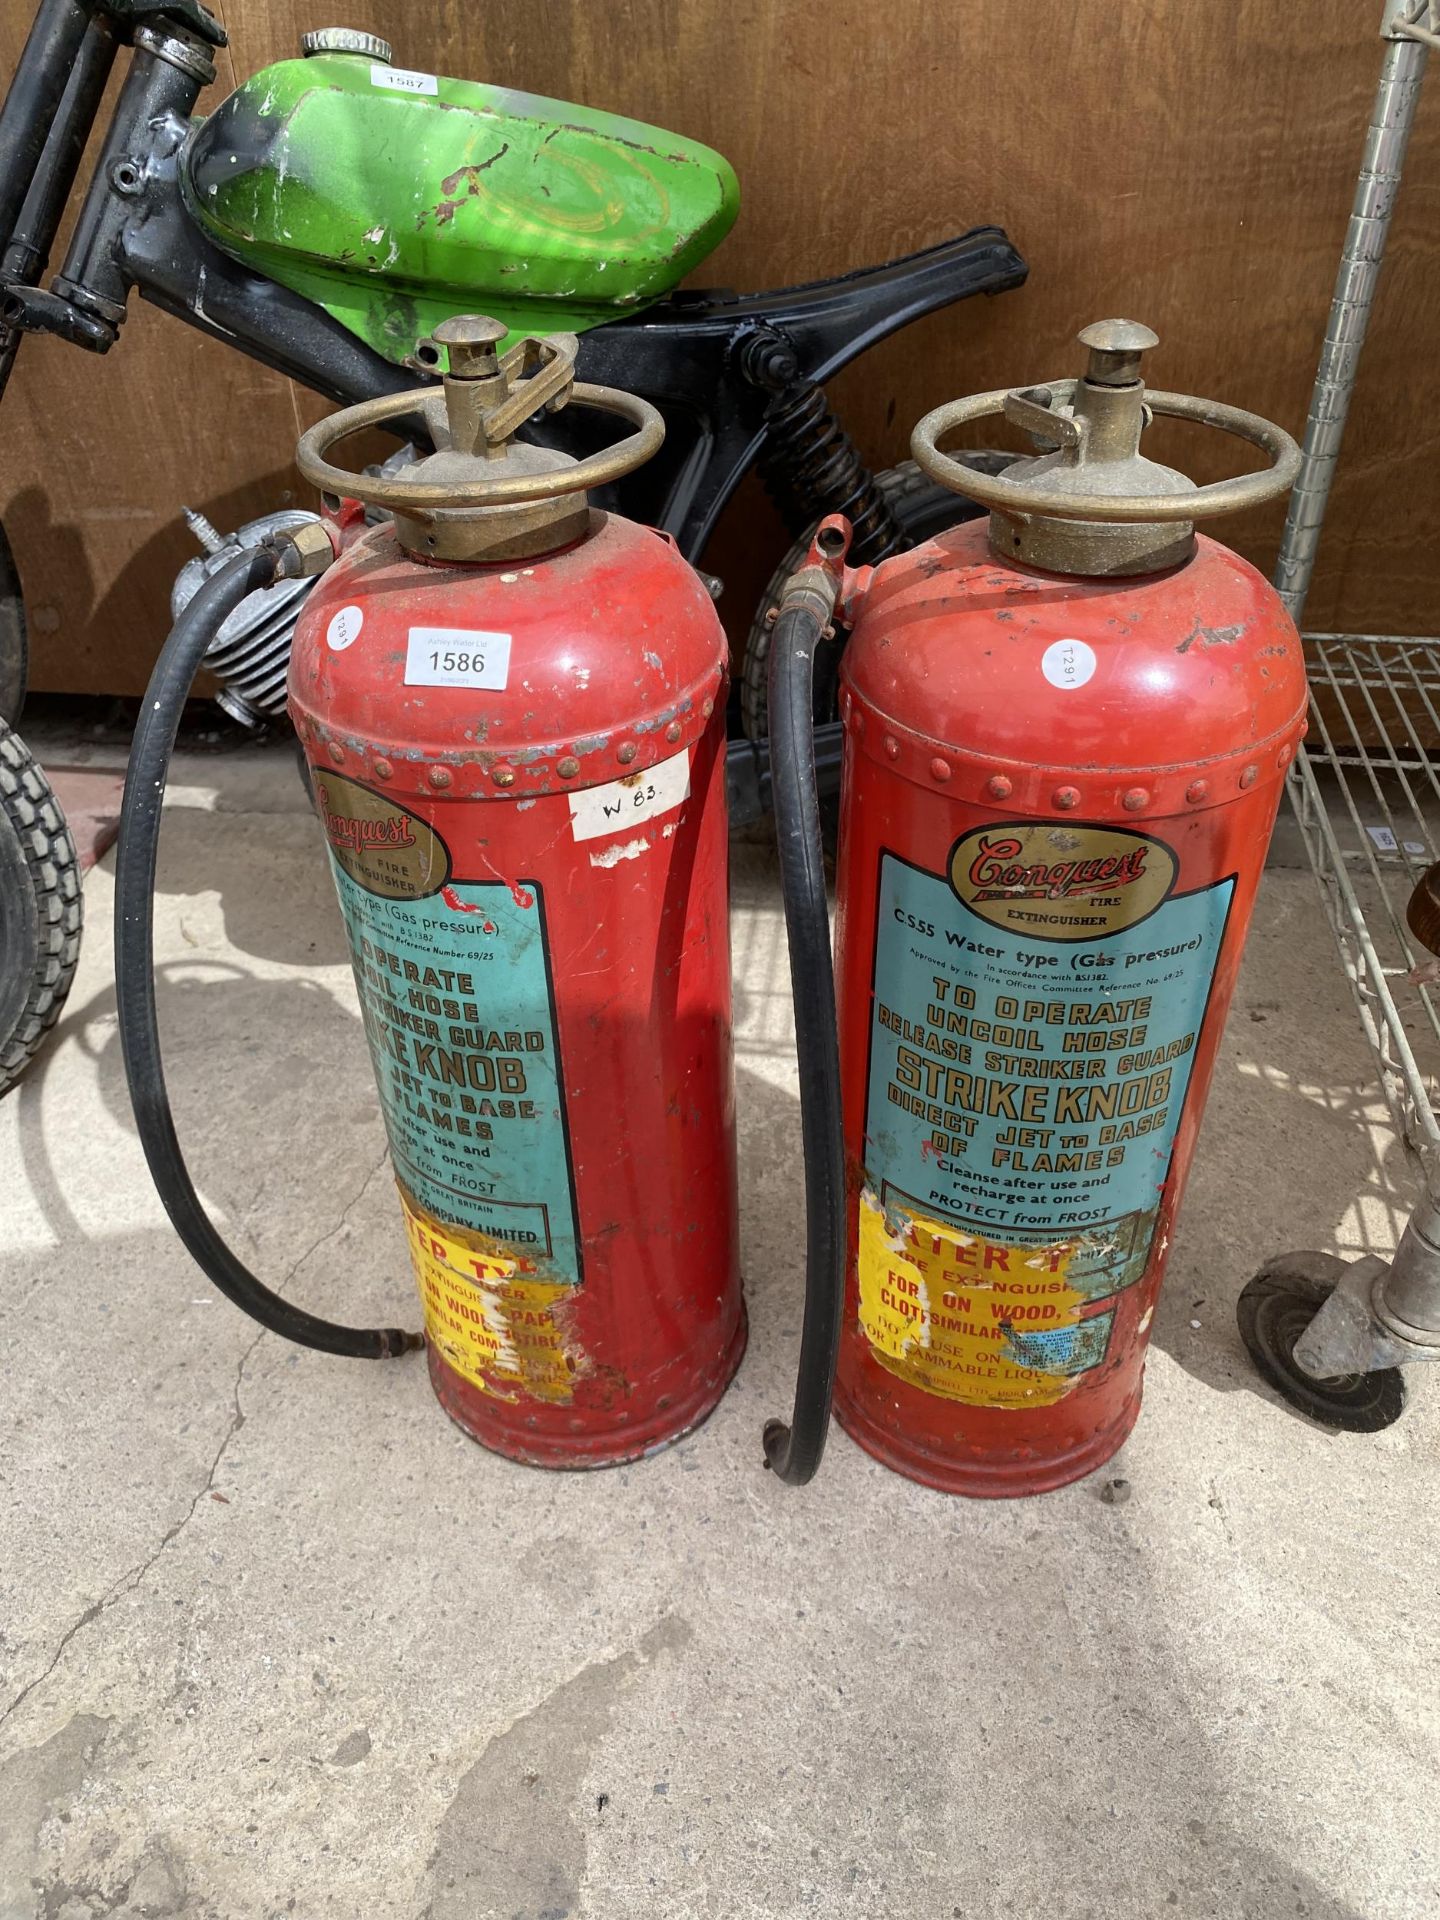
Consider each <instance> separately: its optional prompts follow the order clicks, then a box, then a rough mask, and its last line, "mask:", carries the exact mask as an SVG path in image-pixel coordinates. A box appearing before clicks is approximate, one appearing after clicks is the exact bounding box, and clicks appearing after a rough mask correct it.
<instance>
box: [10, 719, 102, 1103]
mask: <svg viewBox="0 0 1440 1920" xmlns="http://www.w3.org/2000/svg"><path fill="white" fill-rule="evenodd" d="M82 914H83V908H82V904H81V898H80V863H79V861H78V860H77V859H76V857H75V843H74V841H73V840H72V839H71V838H70V829H69V828H68V827H67V826H66V824H65V816H64V814H63V813H62V812H61V811H60V803H59V801H58V800H57V799H56V798H55V795H54V794H53V793H52V792H51V789H50V782H49V781H48V780H47V779H46V778H45V775H44V773H43V772H42V770H41V769H40V768H39V767H38V766H37V765H36V763H35V761H34V760H33V759H32V758H31V755H30V751H29V749H28V748H27V747H26V745H25V743H24V741H23V740H21V738H20V736H19V735H18V734H17V733H16V732H15V731H14V730H13V729H12V728H11V727H9V726H7V725H6V724H5V722H4V721H3V720H0V1093H5V1092H7V1091H8V1090H9V1088H10V1087H12V1086H13V1085H14V1084H15V1082H16V1080H18V1079H19V1077H20V1075H21V1074H22V1073H23V1072H24V1070H25V1068H26V1067H27V1066H28V1065H29V1063H30V1061H31V1060H32V1059H33V1057H34V1055H35V1053H36V1051H37V1050H38V1048H39V1046H40V1043H41V1041H42V1040H43V1039H44V1038H45V1035H46V1034H47V1033H48V1032H49V1030H50V1028H51V1027H53V1026H54V1024H55V1022H56V1020H57V1019H58V1018H59V1016H60V1009H61V1007H62V1006H63V1005H64V1003H65V996H66V994H67V993H68V992H69V991H70V982H71V980H72V979H73V978H74V976H75V963H76V961H77V960H78V959H79V957H80V927H81V920H82Z"/></svg>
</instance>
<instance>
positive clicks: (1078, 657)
mask: <svg viewBox="0 0 1440 1920" xmlns="http://www.w3.org/2000/svg"><path fill="white" fill-rule="evenodd" d="M1040 671H1041V672H1042V673H1043V674H1044V676H1045V678H1046V679H1047V680H1048V681H1049V682H1050V684H1051V686H1052V687H1059V688H1061V689H1062V691H1064V692H1066V693H1069V692H1070V691H1071V689H1072V688H1074V687H1083V686H1084V684H1085V682H1086V681H1087V680H1088V679H1089V678H1090V676H1091V674H1093V673H1094V671H1095V649H1094V648H1093V647H1087V646H1086V644H1085V642H1084V641H1083V640H1055V641H1052V642H1051V644H1050V645H1049V646H1048V647H1046V649H1045V651H1044V653H1043V654H1041V656H1040Z"/></svg>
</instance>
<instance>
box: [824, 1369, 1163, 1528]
mask: <svg viewBox="0 0 1440 1920" xmlns="http://www.w3.org/2000/svg"><path fill="white" fill-rule="evenodd" d="M1140 1399H1141V1388H1140V1387H1139V1386H1137V1387H1136V1389H1135V1391H1134V1393H1133V1394H1132V1395H1131V1396H1130V1398H1129V1399H1128V1400H1127V1401H1126V1402H1125V1404H1124V1406H1123V1407H1122V1408H1121V1409H1120V1412H1119V1414H1118V1416H1117V1417H1116V1418H1115V1419H1114V1420H1112V1421H1111V1422H1110V1423H1109V1424H1108V1425H1107V1426H1106V1427H1104V1428H1103V1429H1102V1430H1101V1431H1100V1432H1099V1433H1097V1434H1095V1435H1093V1436H1092V1437H1091V1438H1090V1439H1088V1440H1087V1441H1085V1443H1084V1444H1083V1445H1082V1446H1078V1447H1074V1448H1071V1449H1070V1451H1068V1452H1066V1453H1062V1454H1058V1455H1047V1457H1045V1458H1043V1459H1041V1458H1016V1459H1015V1460H1013V1461H986V1462H981V1461H974V1460H972V1461H965V1460H963V1459H961V1458H958V1457H957V1453H958V1450H956V1451H952V1452H949V1453H938V1452H931V1451H929V1450H928V1449H923V1448H918V1447H909V1446H898V1445H897V1444H896V1442H895V1439H894V1437H893V1436H892V1435H890V1434H888V1433H885V1432H884V1431H882V1430H881V1429H880V1428H879V1427H877V1426H876V1425H875V1424H874V1422H873V1421H871V1420H870V1419H869V1418H868V1417H867V1416H866V1414H865V1413H864V1411H863V1410H862V1409H861V1408H860V1407H859V1406H858V1405H857V1404H856V1403H855V1402H854V1401H853V1400H851V1399H850V1398H849V1397H848V1396H847V1395H846V1394H845V1392H844V1390H843V1388H842V1389H841V1390H840V1391H838V1392H837V1393H836V1396H835V1418H836V1419H837V1420H838V1421H839V1423H840V1425H841V1427H842V1428H843V1429H844V1431H845V1432H846V1433H847V1434H848V1435H849V1436H850V1438H851V1439H852V1440H853V1441H854V1442H855V1444H856V1446H858V1447H860V1448H862V1449H863V1451H864V1452H866V1453H868V1454H869V1455H870V1457H871V1459H872V1460H878V1461H879V1462H880V1464H881V1466H884V1467H888V1468H889V1469H890V1470H891V1472H892V1473H898V1474H900V1475H901V1476H902V1477H903V1478H904V1479H906V1480H914V1481H917V1482H918V1483H919V1484H920V1485H921V1486H922V1487H930V1488H932V1489H933V1490H934V1491H935V1492H937V1493H949V1494H958V1495H961V1496H963V1497H964V1498H966V1499H970V1500H1015V1499H1022V1498H1024V1497H1025V1496H1027V1495H1029V1494H1032V1493H1056V1492H1058V1491H1059V1489H1060V1488H1062V1487H1068V1486H1072V1485H1073V1484H1074V1483H1075V1481H1077V1480H1083V1479H1085V1478H1086V1477H1087V1475H1089V1474H1092V1473H1094V1472H1095V1471H1096V1469H1097V1468H1099V1467H1103V1466H1104V1464H1105V1462H1106V1461H1107V1460H1109V1459H1112V1458H1113V1457H1114V1455H1115V1454H1116V1453H1118V1452H1119V1450H1120V1448H1121V1447H1122V1446H1123V1445H1124V1444H1125V1441H1126V1440H1127V1439H1128V1438H1129V1435H1130V1431H1131V1429H1132V1428H1133V1427H1134V1425H1135V1422H1136V1420H1137V1419H1138V1418H1139V1415H1140ZM1018 1452H1019V1449H1018V1448H1017V1453H1018Z"/></svg>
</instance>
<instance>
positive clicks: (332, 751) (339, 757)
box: [326, 740, 345, 767]
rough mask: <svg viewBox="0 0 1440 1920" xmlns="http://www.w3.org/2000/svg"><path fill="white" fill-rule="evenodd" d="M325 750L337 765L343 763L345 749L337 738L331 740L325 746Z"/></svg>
mask: <svg viewBox="0 0 1440 1920" xmlns="http://www.w3.org/2000/svg"><path fill="white" fill-rule="evenodd" d="M326 752H327V753H328V754H329V755H330V758H331V759H332V760H333V761H334V762H335V764H336V766H337V767H338V766H341V765H343V763H344V760H345V749H344V748H343V747H342V746H341V744H340V742H339V741H338V740H332V741H331V742H330V745H329V746H328V747H327V748H326Z"/></svg>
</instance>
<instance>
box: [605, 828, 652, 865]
mask: <svg viewBox="0 0 1440 1920" xmlns="http://www.w3.org/2000/svg"><path fill="white" fill-rule="evenodd" d="M651 845H652V842H651V841H649V840H647V839H646V838H645V836H644V834H641V835H640V836H639V838H638V839H635V840H617V841H615V842H614V843H613V845H611V846H608V847H601V848H599V849H598V850H597V851H596V852H595V853H592V854H591V856H590V864H591V866H592V867H618V866H619V864H620V862H621V861H622V860H638V859H639V858H640V856H641V854H642V853H648V852H649V851H650V848H651Z"/></svg>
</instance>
